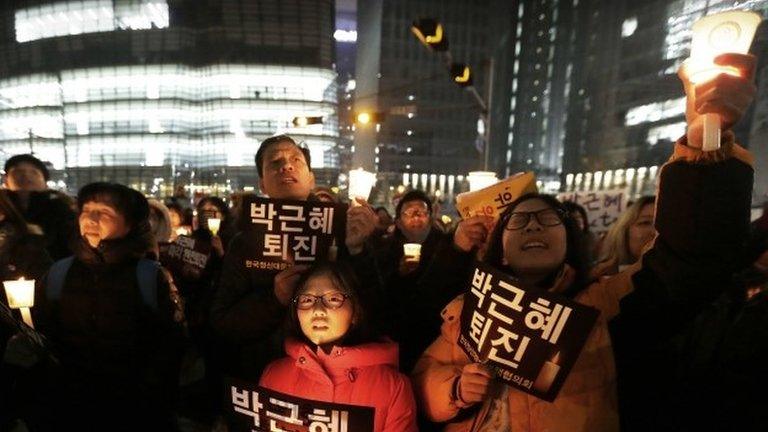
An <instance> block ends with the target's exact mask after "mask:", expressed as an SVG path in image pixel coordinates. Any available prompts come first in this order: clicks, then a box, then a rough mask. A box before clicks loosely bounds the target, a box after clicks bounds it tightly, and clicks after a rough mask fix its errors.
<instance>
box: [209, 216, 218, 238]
mask: <svg viewBox="0 0 768 432" xmlns="http://www.w3.org/2000/svg"><path fill="white" fill-rule="evenodd" d="M220 227H221V219H219V218H208V229H209V230H210V231H211V234H213V235H214V236H215V235H217V234H218V233H219V228H220Z"/></svg>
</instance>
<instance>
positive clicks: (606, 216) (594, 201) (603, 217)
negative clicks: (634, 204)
mask: <svg viewBox="0 0 768 432" xmlns="http://www.w3.org/2000/svg"><path fill="white" fill-rule="evenodd" d="M557 199H558V200H560V201H561V202H564V201H572V202H575V203H576V204H579V205H580V206H582V207H584V209H585V210H586V211H587V219H589V226H590V231H592V232H593V233H595V234H598V235H599V234H603V233H606V232H608V229H609V228H610V227H611V225H613V223H614V222H616V220H617V219H618V218H619V216H621V214H622V213H623V212H624V211H625V210H626V209H627V201H628V200H629V199H628V194H627V190H626V189H612V190H605V191H591V192H589V191H579V192H563V193H559V194H557Z"/></svg>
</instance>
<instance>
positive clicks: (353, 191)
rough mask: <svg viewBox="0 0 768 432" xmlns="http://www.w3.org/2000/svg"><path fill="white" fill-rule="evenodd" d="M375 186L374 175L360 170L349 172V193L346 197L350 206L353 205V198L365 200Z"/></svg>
mask: <svg viewBox="0 0 768 432" xmlns="http://www.w3.org/2000/svg"><path fill="white" fill-rule="evenodd" d="M375 184H376V174H374V173H372V172H368V171H366V170H364V169H362V168H358V169H354V170H351V171H350V172H349V191H348V193H347V195H348V196H349V200H350V201H351V202H352V205H355V198H362V199H365V200H367V199H368V195H370V194H371V188H373V185H375Z"/></svg>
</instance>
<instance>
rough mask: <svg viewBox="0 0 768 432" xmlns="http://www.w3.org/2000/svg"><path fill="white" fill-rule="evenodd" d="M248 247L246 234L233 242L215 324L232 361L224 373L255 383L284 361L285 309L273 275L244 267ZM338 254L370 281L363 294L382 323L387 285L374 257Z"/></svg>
mask: <svg viewBox="0 0 768 432" xmlns="http://www.w3.org/2000/svg"><path fill="white" fill-rule="evenodd" d="M249 247H250V246H249V244H248V236H247V235H246V234H245V233H240V234H238V235H236V236H235V238H233V239H232V242H231V243H230V245H229V249H228V250H227V253H226V254H225V255H224V258H223V263H222V268H221V278H220V279H219V286H218V288H216V290H215V292H214V296H213V303H212V305H211V315H210V321H211V326H212V327H213V329H214V330H215V331H216V333H217V335H218V336H219V337H220V339H221V340H222V342H224V343H223V344H222V345H224V347H223V351H226V354H225V356H226V357H227V358H228V361H227V364H225V365H224V369H225V372H226V373H228V374H229V375H232V376H235V377H238V378H241V379H244V380H249V381H256V380H258V379H259V377H260V376H261V374H262V372H263V371H264V367H265V366H266V365H267V364H268V363H269V362H271V361H273V360H276V359H278V358H280V357H282V342H283V334H282V328H281V325H282V324H283V322H284V318H285V311H286V308H285V306H283V305H281V304H280V302H279V301H278V300H277V297H276V296H275V290H274V275H273V274H270V273H267V272H258V271H251V270H249V269H247V268H246V267H245V260H246V259H250V258H251V255H249ZM339 255H340V256H339V260H346V261H347V262H349V263H350V265H351V266H352V268H354V269H355V273H356V275H357V277H358V280H360V281H364V282H365V283H364V284H363V285H362V286H361V290H360V292H359V293H358V294H359V295H360V296H361V301H363V302H364V303H365V304H366V305H369V306H366V310H371V311H372V316H373V321H374V322H378V321H379V320H380V318H379V317H378V316H377V315H376V314H377V312H378V311H377V310H376V309H374V308H373V305H380V304H381V303H382V302H383V300H382V299H383V294H382V293H381V287H382V286H383V283H382V282H381V276H380V275H379V273H378V266H377V264H376V261H375V257H374V256H373V254H371V253H370V252H369V251H368V250H367V249H366V251H364V252H363V253H360V254H358V255H354V256H353V255H349V253H348V252H347V251H346V248H341V250H340V253H339Z"/></svg>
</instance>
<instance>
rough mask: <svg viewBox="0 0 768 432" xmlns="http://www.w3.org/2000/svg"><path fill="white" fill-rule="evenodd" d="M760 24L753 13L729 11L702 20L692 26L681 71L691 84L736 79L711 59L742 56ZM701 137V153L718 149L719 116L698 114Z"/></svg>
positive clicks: (731, 72)
mask: <svg viewBox="0 0 768 432" xmlns="http://www.w3.org/2000/svg"><path fill="white" fill-rule="evenodd" d="M760 21H762V18H761V17H760V15H758V14H756V13H754V12H744V11H729V12H721V13H717V14H713V15H708V16H705V17H703V18H701V19H699V20H698V21H696V22H695V23H694V24H693V39H692V41H691V57H690V58H688V59H687V60H686V61H685V63H684V64H683V71H684V72H685V74H686V75H687V76H688V79H689V80H690V81H691V83H692V84H694V85H697V84H701V83H704V82H707V81H709V80H711V79H713V78H715V77H716V76H717V75H719V74H721V73H726V74H730V75H738V71H736V70H734V69H733V68H728V67H724V66H719V65H716V64H715V62H714V59H715V57H717V56H718V55H720V54H724V53H740V54H746V53H747V52H748V51H749V46H750V45H751V44H752V38H753V37H754V35H755V31H756V30H757V26H758V25H759V24H760ZM702 119H703V126H704V135H703V145H702V150H704V151H712V150H717V149H718V148H720V128H721V126H720V116H719V115H717V114H713V113H707V114H702Z"/></svg>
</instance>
